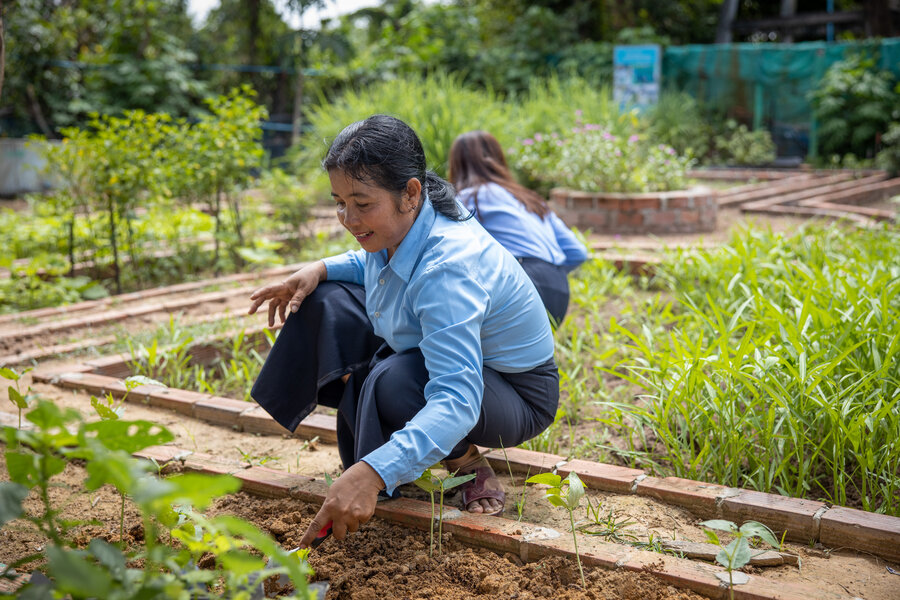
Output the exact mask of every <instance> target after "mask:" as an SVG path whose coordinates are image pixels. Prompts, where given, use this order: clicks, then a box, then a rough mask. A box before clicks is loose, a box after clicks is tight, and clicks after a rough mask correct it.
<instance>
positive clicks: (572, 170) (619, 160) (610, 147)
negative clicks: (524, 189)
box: [511, 124, 692, 192]
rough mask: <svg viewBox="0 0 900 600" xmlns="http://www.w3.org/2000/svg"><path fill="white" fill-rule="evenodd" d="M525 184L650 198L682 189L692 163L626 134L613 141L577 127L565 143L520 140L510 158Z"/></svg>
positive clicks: (551, 138)
mask: <svg viewBox="0 0 900 600" xmlns="http://www.w3.org/2000/svg"><path fill="white" fill-rule="evenodd" d="M511 159H512V160H513V162H514V163H515V165H516V167H517V168H518V169H519V170H520V171H522V172H523V173H524V174H526V175H527V177H528V178H530V179H532V180H535V181H537V182H542V183H544V184H547V185H550V186H562V187H568V188H571V189H578V190H585V191H605V192H655V191H665V190H673V189H679V188H683V187H684V186H685V174H686V172H687V169H688V167H689V166H690V164H691V162H692V160H691V159H689V158H687V157H684V156H678V154H677V152H675V150H674V149H673V148H672V147H671V146H666V145H665V144H656V143H653V142H652V141H649V140H647V137H646V136H642V135H638V134H636V133H632V134H631V135H629V136H627V137H626V136H625V135H615V134H613V133H610V132H609V131H608V130H606V129H604V128H603V127H601V126H600V125H596V124H586V125H582V124H578V125H577V126H576V127H574V128H573V129H572V133H571V134H569V135H568V136H567V137H563V136H561V135H558V134H550V135H541V134H537V135H535V137H534V138H526V139H524V140H522V141H521V142H520V143H519V145H518V146H517V147H516V148H515V149H514V151H513V156H512V157H511Z"/></svg>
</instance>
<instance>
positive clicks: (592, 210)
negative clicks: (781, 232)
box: [550, 186, 718, 234]
mask: <svg viewBox="0 0 900 600" xmlns="http://www.w3.org/2000/svg"><path fill="white" fill-rule="evenodd" d="M550 203H551V205H552V208H553V210H554V211H555V212H556V214H558V215H559V217H560V218H561V219H562V220H563V221H565V222H566V224H568V225H569V226H570V227H578V228H580V229H590V230H591V231H593V232H594V233H608V234H616V233H695V232H701V231H714V230H715V228H716V216H717V214H718V205H717V204H716V197H715V194H714V193H713V191H712V190H710V189H709V188H707V187H702V186H698V187H693V188H691V189H688V190H675V191H672V192H647V193H643V194H618V193H607V192H580V191H576V190H568V189H564V188H556V189H553V190H551V192H550Z"/></svg>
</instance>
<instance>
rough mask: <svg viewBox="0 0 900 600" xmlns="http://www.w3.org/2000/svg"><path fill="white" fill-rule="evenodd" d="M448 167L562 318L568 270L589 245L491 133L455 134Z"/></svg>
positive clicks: (469, 202)
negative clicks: (518, 175) (514, 169)
mask: <svg viewBox="0 0 900 600" xmlns="http://www.w3.org/2000/svg"><path fill="white" fill-rule="evenodd" d="M449 167H450V168H449V179H450V181H451V183H453V185H454V186H455V187H456V189H457V190H459V199H460V201H461V202H462V203H463V204H464V205H465V206H466V207H467V208H468V209H469V210H470V211H474V213H475V218H476V219H478V221H480V222H481V224H482V225H483V226H484V228H485V229H487V231H488V232H489V233H490V234H491V235H492V236H494V238H495V239H496V240H497V241H498V242H500V244H502V245H503V246H504V247H505V248H506V249H507V250H509V251H510V252H511V253H512V255H513V256H515V257H516V258H517V259H518V261H519V262H520V263H521V265H522V268H523V269H524V270H525V272H526V273H527V274H528V276H529V277H530V278H531V281H532V282H533V283H534V286H535V287H536V288H537V291H538V294H540V296H541V300H543V302H544V306H545V307H546V308H547V312H549V313H550V316H551V317H552V318H553V319H554V320H555V321H556V323H557V324H558V323H560V322H562V320H563V317H565V315H566V310H567V309H568V306H569V281H568V279H567V274H568V272H569V271H571V270H572V269H574V268H575V267H577V266H578V265H580V264H581V263H583V262H584V261H585V260H586V259H587V257H588V252H587V248H585V247H584V245H583V244H582V243H581V242H580V241H578V239H577V238H576V237H575V235H574V234H573V233H572V231H571V230H570V229H569V228H568V227H566V225H565V223H563V222H562V220H561V219H560V218H559V217H557V216H556V214H554V213H553V211H551V210H550V207H549V206H547V202H546V201H545V200H544V199H543V198H542V197H541V196H540V195H539V194H538V193H537V192H534V191H533V190H529V189H528V188H526V187H525V186H523V185H521V184H520V183H518V182H517V181H516V180H515V178H514V177H513V175H512V173H511V172H510V170H509V167H508V166H507V164H506V157H505V156H504V155H503V149H502V148H501V147H500V143H499V142H498V141H497V139H496V138H495V137H494V136H493V135H491V134H490V133H488V132H486V131H470V132H468V133H464V134H462V135H460V136H459V137H458V138H456V140H454V142H453V145H452V146H451V147H450V165H449Z"/></svg>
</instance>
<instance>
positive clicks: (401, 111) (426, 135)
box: [290, 73, 511, 176]
mask: <svg viewBox="0 0 900 600" xmlns="http://www.w3.org/2000/svg"><path fill="white" fill-rule="evenodd" d="M377 113H384V114H390V115H392V116H395V117H397V118H399V119H402V120H403V121H405V122H406V123H407V124H408V125H409V126H410V127H412V128H413V129H414V130H415V131H416V133H417V134H418V135H419V138H420V139H421V140H422V145H423V147H424V148H425V157H426V158H427V160H428V162H429V168H431V169H433V170H434V171H436V172H437V173H438V174H440V175H441V176H445V175H446V171H447V155H448V153H449V152H450V145H451V144H452V143H453V140H454V139H456V136H458V135H459V134H461V133H463V132H466V131H469V130H471V129H487V130H490V131H492V132H493V133H494V134H495V135H497V137H498V139H501V140H503V139H507V140H508V139H511V135H510V134H509V133H508V131H509V130H508V124H509V123H510V118H509V115H507V114H506V109H505V107H504V106H503V105H502V104H501V103H500V102H499V101H498V100H497V98H496V97H495V95H494V94H493V93H491V92H485V91H476V90H472V89H470V88H467V87H465V86H464V85H463V84H462V82H461V79H460V78H459V77H456V76H453V75H445V74H441V73H438V74H434V75H428V76H426V77H413V76H410V77H403V78H401V79H397V80H394V81H386V82H380V83H376V84H374V85H371V86H369V87H367V88H365V89H363V90H360V91H349V92H347V93H345V94H344V95H343V96H341V97H340V98H339V99H338V100H336V101H335V102H332V103H326V102H322V103H321V104H319V105H318V106H316V107H314V108H312V109H311V110H310V112H309V114H308V115H307V121H308V123H309V125H310V131H309V133H307V134H306V135H305V136H304V137H303V139H302V140H301V141H300V143H299V144H298V146H297V148H296V149H292V152H291V154H290V160H291V161H292V162H293V163H294V164H296V165H297V168H298V170H299V171H300V172H301V173H304V174H314V175H319V174H320V171H321V167H320V164H321V162H322V159H323V158H324V156H325V153H326V151H327V150H328V146H329V145H330V144H331V141H332V140H333V139H334V138H335V137H336V136H337V134H338V133H340V132H341V130H342V129H343V128H344V127H346V126H347V125H349V124H350V123H353V122H355V121H359V120H361V119H365V118H366V117H369V116H371V115H373V114H377Z"/></svg>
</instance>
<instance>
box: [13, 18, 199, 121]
mask: <svg viewBox="0 0 900 600" xmlns="http://www.w3.org/2000/svg"><path fill="white" fill-rule="evenodd" d="M4 25H5V26H6V30H7V31H6V33H7V35H6V43H7V50H8V54H7V59H8V64H9V68H8V69H7V71H8V78H7V80H6V84H5V88H6V92H7V96H6V97H7V99H8V100H9V101H8V102H4V105H3V106H4V108H2V109H0V117H5V118H7V119H10V120H13V121H15V123H17V125H16V127H14V128H13V129H12V130H11V131H10V132H9V133H12V134H13V135H24V134H27V133H31V132H35V131H39V132H41V133H43V134H44V135H45V136H49V137H54V136H55V133H56V131H57V130H58V129H59V128H61V127H66V126H70V125H82V124H84V123H85V122H86V121H87V120H88V119H89V114H90V113H91V112H97V113H103V114H121V113H122V111H124V110H127V109H144V110H147V111H169V112H171V113H173V114H179V115H183V114H187V113H188V112H190V111H191V110H192V109H193V107H194V106H196V105H197V104H198V100H199V98H200V97H202V96H203V95H205V90H204V89H203V86H202V85H201V84H200V83H199V81H198V80H197V79H196V78H195V77H194V75H193V74H192V73H191V71H190V70H189V69H188V67H187V63H189V62H192V61H193V60H194V58H193V55H192V54H190V53H189V52H187V50H186V49H185V46H184V43H183V42H182V41H181V40H183V39H189V38H190V35H191V32H192V29H191V24H190V19H189V18H188V16H187V9H186V0H139V1H134V2H126V1H123V0H93V1H87V0H75V1H69V0H19V1H17V2H16V3H15V4H14V5H13V6H11V7H10V8H9V9H8V10H7V11H6V14H5V15H4Z"/></svg>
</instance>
